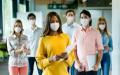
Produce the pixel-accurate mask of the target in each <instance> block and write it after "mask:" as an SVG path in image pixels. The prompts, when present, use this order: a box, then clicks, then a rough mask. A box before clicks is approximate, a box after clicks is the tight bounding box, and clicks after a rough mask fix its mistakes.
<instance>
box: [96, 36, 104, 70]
mask: <svg viewBox="0 0 120 75" xmlns="http://www.w3.org/2000/svg"><path fill="white" fill-rule="evenodd" d="M96 46H97V50H98V54H97V59H96V64H95V66H94V68H95V70H97V69H98V66H99V64H100V62H101V59H102V56H103V49H104V47H103V44H102V37H101V35H100V34H98V36H97V39H96Z"/></svg>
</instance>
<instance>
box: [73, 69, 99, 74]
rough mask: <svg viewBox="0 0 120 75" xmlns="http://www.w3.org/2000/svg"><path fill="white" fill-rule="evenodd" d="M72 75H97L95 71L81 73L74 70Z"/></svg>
mask: <svg viewBox="0 0 120 75" xmlns="http://www.w3.org/2000/svg"><path fill="white" fill-rule="evenodd" d="M74 75H97V71H87V72H85V71H81V72H79V71H78V70H76V69H75V74H74Z"/></svg>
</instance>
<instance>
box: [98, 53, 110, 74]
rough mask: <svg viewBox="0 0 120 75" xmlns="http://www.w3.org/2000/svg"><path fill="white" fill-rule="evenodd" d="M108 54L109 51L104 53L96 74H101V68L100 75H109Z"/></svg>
mask: <svg viewBox="0 0 120 75" xmlns="http://www.w3.org/2000/svg"><path fill="white" fill-rule="evenodd" d="M110 60H111V59H110V54H109V53H104V54H103V58H102V61H101V69H99V70H98V74H97V75H101V70H102V75H109V71H110V63H111V62H110Z"/></svg>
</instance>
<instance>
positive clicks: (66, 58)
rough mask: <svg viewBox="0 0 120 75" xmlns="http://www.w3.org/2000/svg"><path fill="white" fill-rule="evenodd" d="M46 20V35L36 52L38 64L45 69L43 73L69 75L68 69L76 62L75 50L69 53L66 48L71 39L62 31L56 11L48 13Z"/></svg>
mask: <svg viewBox="0 0 120 75" xmlns="http://www.w3.org/2000/svg"><path fill="white" fill-rule="evenodd" d="M46 21H47V23H46V28H45V31H44V32H43V35H44V36H43V37H41V38H40V41H39V45H38V50H37V53H36V60H37V65H38V67H39V68H40V69H42V70H43V73H42V75H69V74H68V70H67V69H68V66H71V65H72V63H73V62H74V51H71V52H70V53H69V54H67V53H66V52H65V50H66V47H67V46H68V45H69V44H70V39H69V37H68V35H67V34H64V33H63V32H62V28H61V25H62V24H61V20H60V17H59V15H58V14H57V13H56V12H50V13H48V15H47V20H46ZM73 50H74V49H73Z"/></svg>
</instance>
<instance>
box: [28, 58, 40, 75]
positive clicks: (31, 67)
mask: <svg viewBox="0 0 120 75" xmlns="http://www.w3.org/2000/svg"><path fill="white" fill-rule="evenodd" d="M28 62H29V65H28V75H33V70H34V63H35V62H36V59H35V57H28ZM36 63H37V62H36ZM37 70H38V74H39V75H42V70H41V69H39V68H38V67H37Z"/></svg>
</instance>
